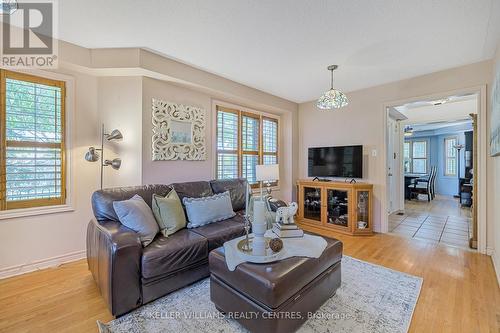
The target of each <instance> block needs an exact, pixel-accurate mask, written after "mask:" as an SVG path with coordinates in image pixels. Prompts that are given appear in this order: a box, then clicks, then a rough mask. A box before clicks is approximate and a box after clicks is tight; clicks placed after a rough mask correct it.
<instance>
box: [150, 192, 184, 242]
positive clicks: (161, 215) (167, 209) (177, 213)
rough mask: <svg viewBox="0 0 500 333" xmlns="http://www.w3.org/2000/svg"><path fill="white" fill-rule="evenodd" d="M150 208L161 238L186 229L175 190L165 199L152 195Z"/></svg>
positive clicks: (182, 210)
mask: <svg viewBox="0 0 500 333" xmlns="http://www.w3.org/2000/svg"><path fill="white" fill-rule="evenodd" d="M152 208H153V215H154V216H155V219H156V222H158V226H159V227H160V231H161V233H162V234H163V236H165V237H168V236H169V235H172V234H173V233H175V232H177V231H179V230H181V229H183V228H185V227H186V215H184V209H183V208H182V204H181V199H179V196H178V195H177V192H175V190H171V191H170V192H169V193H168V194H167V195H166V196H165V197H162V196H161V195H157V194H153V201H152Z"/></svg>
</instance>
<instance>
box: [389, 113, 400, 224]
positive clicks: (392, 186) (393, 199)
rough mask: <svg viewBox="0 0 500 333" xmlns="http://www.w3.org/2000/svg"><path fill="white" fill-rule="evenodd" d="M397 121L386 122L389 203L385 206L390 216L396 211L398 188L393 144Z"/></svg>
mask: <svg viewBox="0 0 500 333" xmlns="http://www.w3.org/2000/svg"><path fill="white" fill-rule="evenodd" d="M397 125H398V124H397V121H396V120H394V119H392V118H390V117H389V118H388V120H387V184H388V187H387V190H388V192H389V193H388V196H387V197H388V198H389V202H388V205H387V208H388V213H389V214H392V213H394V212H395V211H396V210H398V208H397V206H398V187H397V184H398V182H397V177H398V175H397V174H396V169H397V168H396V159H397V156H398V153H397V152H396V149H395V148H396V146H395V145H394V142H395V141H396V138H397V136H396V132H397Z"/></svg>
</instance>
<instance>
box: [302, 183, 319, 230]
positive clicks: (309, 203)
mask: <svg viewBox="0 0 500 333" xmlns="http://www.w3.org/2000/svg"><path fill="white" fill-rule="evenodd" d="M303 195H304V198H303V199H304V207H303V212H304V218H305V219H308V220H314V221H318V222H321V188H316V187H307V186H305V187H304V190H303Z"/></svg>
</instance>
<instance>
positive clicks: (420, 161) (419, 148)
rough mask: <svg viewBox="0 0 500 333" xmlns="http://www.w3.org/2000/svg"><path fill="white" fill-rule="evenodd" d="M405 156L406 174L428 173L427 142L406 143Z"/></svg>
mask: <svg viewBox="0 0 500 333" xmlns="http://www.w3.org/2000/svg"><path fill="white" fill-rule="evenodd" d="M403 156H404V172H405V173H422V174H425V173H427V141H425V140H409V141H405V142H404V146H403Z"/></svg>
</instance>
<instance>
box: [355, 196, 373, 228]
mask: <svg viewBox="0 0 500 333" xmlns="http://www.w3.org/2000/svg"><path fill="white" fill-rule="evenodd" d="M356 202H357V207H356V216H357V220H356V225H355V226H354V227H355V228H356V229H357V230H360V231H361V230H365V229H369V227H370V225H369V223H370V217H369V209H370V192H368V191H356Z"/></svg>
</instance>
